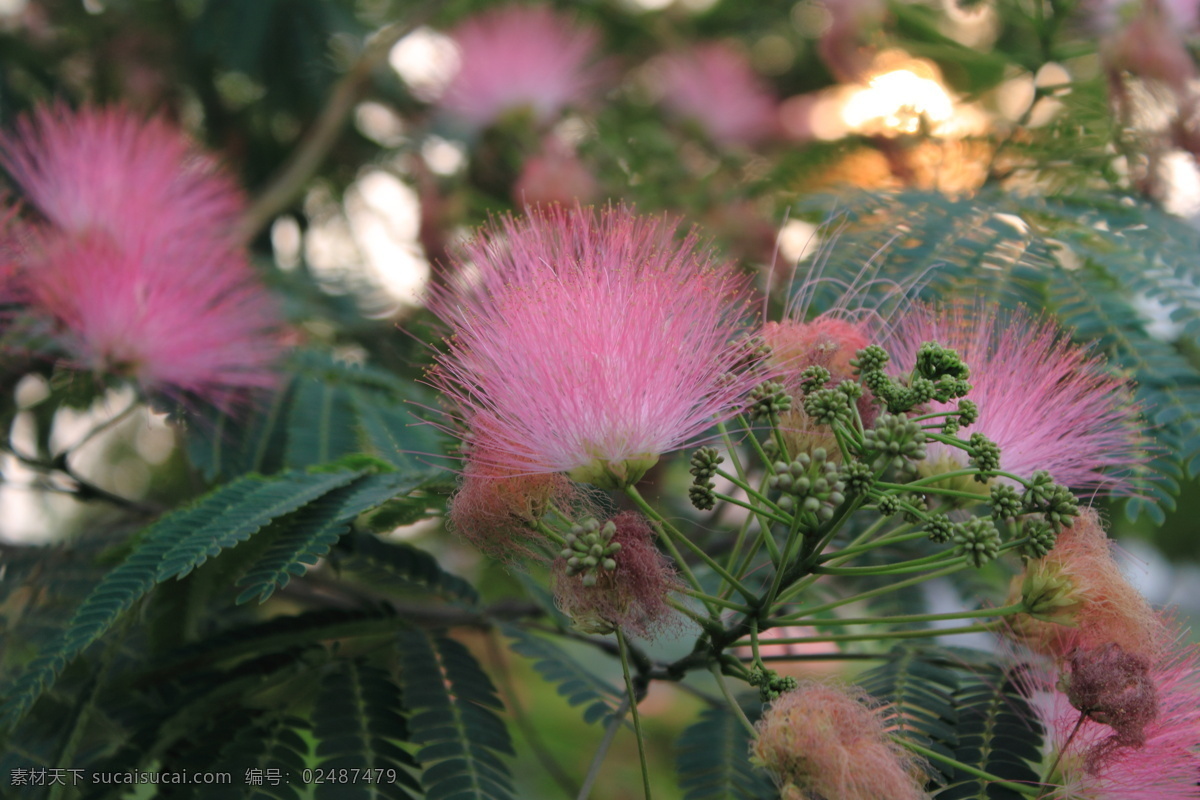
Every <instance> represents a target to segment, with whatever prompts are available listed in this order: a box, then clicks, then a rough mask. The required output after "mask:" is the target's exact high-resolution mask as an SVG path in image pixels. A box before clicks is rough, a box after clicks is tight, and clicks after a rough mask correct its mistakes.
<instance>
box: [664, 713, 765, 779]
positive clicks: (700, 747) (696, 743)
mask: <svg viewBox="0 0 1200 800" xmlns="http://www.w3.org/2000/svg"><path fill="white" fill-rule="evenodd" d="M749 753H750V735H749V733H747V731H746V729H745V728H743V727H742V724H741V723H740V722H739V721H738V719H737V718H736V717H734V715H733V714H732V713H731V712H730V711H729V710H728V709H726V708H724V707H715V708H706V709H704V710H703V711H701V712H700V719H699V720H698V721H696V722H694V723H692V724H691V725H689V726H688V728H687V730H685V731H684V732H683V735H682V736H680V737H679V754H678V757H677V759H676V762H675V767H676V771H677V772H678V773H679V786H680V788H681V789H683V793H684V794H683V796H684V800H770V798H774V797H776V796H777V794H776V792H775V790H774V788H773V787H772V786H771V782H770V781H769V780H767V778H766V774H765V773H764V772H763V771H762V770H758V769H755V768H754V767H753V766H752V765H751V764H750V756H749Z"/></svg>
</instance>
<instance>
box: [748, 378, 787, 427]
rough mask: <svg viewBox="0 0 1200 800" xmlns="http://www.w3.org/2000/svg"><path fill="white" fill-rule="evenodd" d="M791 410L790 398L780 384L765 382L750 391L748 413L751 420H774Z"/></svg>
mask: <svg viewBox="0 0 1200 800" xmlns="http://www.w3.org/2000/svg"><path fill="white" fill-rule="evenodd" d="M791 408H792V396H791V395H789V394H788V393H787V390H785V389H784V388H783V384H782V383H776V382H775V381H766V382H764V383H760V384H759V385H758V386H755V387H754V388H753V389H751V390H750V408H749V413H750V419H752V420H756V421H757V420H776V419H778V418H779V415H780V414H782V413H784V412H786V411H789V410H791Z"/></svg>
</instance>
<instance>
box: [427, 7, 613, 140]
mask: <svg viewBox="0 0 1200 800" xmlns="http://www.w3.org/2000/svg"><path fill="white" fill-rule="evenodd" d="M450 35H451V37H452V38H453V39H454V43H455V44H456V45H457V46H458V49H459V58H460V66H459V70H458V73H457V75H455V77H454V79H453V81H452V82H451V83H450V86H449V87H448V88H447V89H446V93H445V95H444V96H443V97H442V99H441V106H442V108H444V109H445V110H446V111H448V112H450V113H451V114H452V115H453V116H455V117H457V118H458V119H460V120H462V121H463V122H465V123H466V124H468V125H470V126H471V127H472V128H474V129H479V128H485V127H487V126H488V125H490V124H492V123H493V122H495V121H496V120H497V119H499V118H500V117H502V116H504V115H505V114H507V113H509V112H513V111H517V110H520V109H528V110H529V111H530V112H532V114H533V116H534V118H535V119H536V121H537V122H538V123H546V122H550V121H552V120H553V119H554V117H556V116H557V115H558V114H559V112H560V111H562V109H564V108H566V107H567V106H572V105H578V104H581V103H583V102H585V101H586V100H587V99H588V98H589V97H590V96H591V95H592V93H593V92H594V91H595V90H596V88H597V87H598V86H599V84H600V82H601V80H602V76H603V69H602V68H601V67H599V66H598V65H597V61H596V51H597V47H598V45H599V42H600V37H599V34H597V33H596V31H595V30H593V29H592V28H591V27H588V26H584V25H581V24H579V23H577V22H576V21H575V20H573V19H572V18H571V17H570V16H568V15H565V14H560V13H558V12H556V11H554V10H552V9H550V8H549V7H545V6H521V5H510V6H504V7H501V8H494V9H489V10H487V11H483V12H481V13H479V14H476V15H475V16H473V17H470V18H469V19H467V20H465V21H464V22H462V23H461V24H460V25H459V26H458V27H457V28H455V29H454V30H453V31H451V34H450Z"/></svg>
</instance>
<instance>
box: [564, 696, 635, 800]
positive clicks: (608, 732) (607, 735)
mask: <svg viewBox="0 0 1200 800" xmlns="http://www.w3.org/2000/svg"><path fill="white" fill-rule="evenodd" d="M628 712H629V698H628V697H626V698H625V699H624V700H623V701H622V702H621V705H620V706H618V707H617V710H616V711H614V712H613V715H612V717H611V718H610V719H609V721H608V726H607V727H605V729H604V738H603V739H601V740H600V746H599V747H597V748H596V754H595V755H594V756H592V763H591V764H590V765H589V766H588V771H587V776H586V777H584V779H583V785H582V786H580V787H579V796H578V797H577V798H576V799H575V800H587V799H588V797H590V796H591V794H592V787H593V786H595V785H596V779H598V778H599V777H600V767H601V765H603V764H604V757H605V756H606V755H608V748H609V747H611V746H612V743H613V739H614V738H616V735H617V731H618V730H619V729H620V728H621V723H622V722H623V721H624V720H625V714H626V713H628Z"/></svg>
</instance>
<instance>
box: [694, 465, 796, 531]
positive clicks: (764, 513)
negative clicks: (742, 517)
mask: <svg viewBox="0 0 1200 800" xmlns="http://www.w3.org/2000/svg"><path fill="white" fill-rule="evenodd" d="M717 472H718V473H720V470H717ZM713 497H715V498H717V499H718V500H720V501H722V502H724V503H729V504H730V505H734V506H741V507H742V508H747V509H749V510H751V511H753V512H754V513H755V514H758V515H759V516H761V517H766V518H767V519H769V520H771V521H772V522H778V523H779V524H780V525H789V524H791V520H789V519H787V518H786V517H783V516H781V515H779V514H775V513H774V512H773V511H770V510H767V509H764V508H763V507H762V506H755V505H752V504H750V503H744V502H742V501H741V500H738V499H737V498H736V497H730V496H729V495H727V494H721V493H720V492H713Z"/></svg>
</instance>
